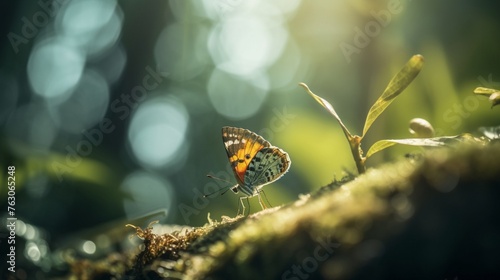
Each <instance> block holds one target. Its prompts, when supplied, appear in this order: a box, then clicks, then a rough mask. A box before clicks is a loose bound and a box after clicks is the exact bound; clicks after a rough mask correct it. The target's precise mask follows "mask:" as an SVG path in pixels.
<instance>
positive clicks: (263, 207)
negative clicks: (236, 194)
mask: <svg viewBox="0 0 500 280" xmlns="http://www.w3.org/2000/svg"><path fill="white" fill-rule="evenodd" d="M261 192H262V193H264V192H263V191H262V190H259V192H257V196H258V197H259V204H260V207H262V209H266V208H267V207H266V204H265V203H264V200H262V197H261V196H260V193H261Z"/></svg>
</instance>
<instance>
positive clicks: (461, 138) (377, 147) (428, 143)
mask: <svg viewBox="0 0 500 280" xmlns="http://www.w3.org/2000/svg"><path fill="white" fill-rule="evenodd" d="M458 143H476V144H483V145H484V144H486V143H488V141H487V140H484V139H481V138H476V137H474V136H472V135H471V134H469V133H462V134H459V135H454V136H441V137H432V138H407V139H387V140H380V141H377V142H375V144H373V145H372V146H371V147H370V149H368V152H367V153H366V158H368V157H370V156H371V155H373V154H375V153H377V152H380V151H382V150H384V149H386V148H389V147H392V146H394V145H396V144H402V145H410V146H419V147H442V146H452V145H453V144H458Z"/></svg>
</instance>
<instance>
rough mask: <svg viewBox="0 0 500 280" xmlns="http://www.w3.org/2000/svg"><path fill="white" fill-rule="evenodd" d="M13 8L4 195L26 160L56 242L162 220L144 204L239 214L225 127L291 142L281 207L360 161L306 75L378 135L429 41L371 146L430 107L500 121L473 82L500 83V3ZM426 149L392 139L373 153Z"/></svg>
mask: <svg viewBox="0 0 500 280" xmlns="http://www.w3.org/2000/svg"><path fill="white" fill-rule="evenodd" d="M0 5H1V11H2V12H1V13H2V17H1V20H2V25H1V27H0V28H1V34H2V38H3V40H2V44H1V45H0V62H1V66H0V92H1V99H0V125H1V130H0V131H1V132H0V149H1V168H2V172H0V182H1V183H0V184H1V186H2V188H1V192H0V193H1V197H2V199H1V201H0V207H1V209H2V213H3V209H6V201H7V199H6V196H7V188H6V180H7V179H6V176H7V166H9V165H14V166H15V167H16V182H17V189H16V217H17V218H18V219H20V220H22V221H24V222H25V223H29V224H30V225H33V226H36V227H37V228H39V229H41V230H43V231H44V232H45V234H46V236H47V239H48V240H51V241H55V240H61V239H64V238H65V237H67V236H68V235H72V234H78V233H79V232H81V231H84V230H89V229H93V228H96V227H98V226H99V225H102V224H107V223H116V224H117V225H118V226H117V227H120V229H121V227H122V225H123V224H125V223H128V222H132V223H134V222H135V224H137V225H139V226H145V225H146V224H147V222H146V221H145V220H136V219H137V218H139V217H142V216H144V215H147V214H148V213H152V212H154V213H161V214H160V215H157V216H156V217H154V218H155V219H160V220H161V221H162V222H163V223H171V224H181V225H189V226H200V225H202V224H204V223H206V222H207V214H208V213H210V215H211V217H212V218H215V219H220V216H221V215H227V216H234V215H235V214H236V212H237V209H238V205H239V199H238V197H237V196H235V195H234V194H232V193H227V194H225V195H224V196H214V197H210V198H205V199H204V198H202V194H203V193H207V192H209V191H214V190H216V189H217V188H221V187H226V186H227V184H225V183H221V182H219V181H214V180H211V179H209V178H207V177H206V176H205V175H206V174H213V175H215V176H218V177H221V178H223V179H227V180H231V181H233V182H235V180H234V178H233V175H232V173H231V171H230V169H229V164H228V159H227V156H226V153H225V151H224V147H223V144H222V139H221V127H222V126H225V125H228V126H236V127H243V128H247V129H250V130H252V131H254V132H256V133H258V134H260V135H262V136H263V137H264V138H266V139H267V140H269V141H270V142H271V143H272V144H273V145H276V146H278V147H280V148H282V149H284V150H285V151H287V152H288V153H289V155H290V158H291V160H292V165H291V169H290V171H289V172H288V173H287V174H286V175H285V176H284V177H283V178H282V179H280V180H279V181H277V182H276V183H273V184H271V185H269V186H267V187H265V188H264V190H265V191H266V195H267V198H268V200H269V201H270V203H271V204H272V205H273V206H276V205H281V204H284V203H287V202H290V201H293V200H295V199H296V198H297V196H298V195H299V194H301V193H309V192H311V191H314V190H316V189H318V188H319V187H321V186H323V185H326V184H328V183H330V182H331V181H332V180H333V179H334V178H338V179H339V178H341V177H342V176H343V174H344V172H345V170H347V171H349V172H353V173H355V170H356V169H355V165H354V162H353V160H352V157H351V154H350V151H349V147H348V144H347V142H346V141H345V139H344V136H343V133H342V132H341V130H340V128H339V126H338V124H337V123H336V121H335V120H334V119H333V118H332V117H331V116H330V115H329V114H328V113H327V112H326V111H325V110H323V109H322V108H321V107H320V105H319V104H317V103H316V102H315V101H314V100H313V99H311V98H310V97H309V96H308V95H307V94H306V93H305V92H304V90H303V89H302V88H300V87H298V85H297V84H298V83H299V82H305V83H307V84H308V85H309V87H310V88H311V89H312V91H313V92H315V93H316V94H318V95H320V96H322V97H324V98H325V99H327V100H329V101H330V102H331V103H332V104H333V105H334V106H335V108H336V110H337V113H338V114H339V115H340V117H341V118H342V119H343V121H344V123H345V124H346V125H347V127H348V128H349V129H350V131H351V132H352V133H355V134H360V133H361V129H362V127H363V123H364V119H365V117H366V113H367V111H368V109H369V108H370V106H371V105H372V104H373V102H374V101H375V100H376V98H377V97H378V96H379V95H380V94H381V93H382V91H383V90H384V88H385V86H386V85H387V83H388V82H389V80H390V79H391V77H392V76H393V75H394V74H396V73H397V71H398V70H399V69H400V68H401V67H402V66H403V65H404V63H405V62H406V61H407V60H408V59H409V58H410V57H411V56H412V55H413V54H417V53H419V54H422V55H423V56H424V57H425V66H424V69H423V71H422V72H421V73H420V75H419V76H418V77H417V79H416V80H415V81H414V82H413V83H412V84H411V85H410V86H409V88H408V89H407V90H406V91H405V92H404V93H403V94H402V95H401V96H400V97H399V98H398V99H397V100H396V101H395V102H394V103H393V105H392V106H390V107H389V109H388V110H387V111H386V112H384V114H382V116H381V117H380V118H379V119H378V120H377V121H376V122H375V124H374V126H373V127H372V128H371V130H370V131H369V133H368V135H367V137H366V138H365V141H364V144H363V148H364V150H365V151H366V150H368V148H369V146H370V145H371V144H373V143H374V142H375V141H377V140H380V139H388V138H407V137H410V136H411V135H410V134H409V132H408V121H409V120H410V119H412V118H414V117H421V118H425V119H427V120H429V121H430V122H431V123H432V124H433V125H434V127H435V129H436V131H437V133H438V134H439V135H455V134H458V133H462V132H472V133H476V130H477V128H478V127H480V126H490V125H499V119H498V112H497V111H498V108H493V109H490V104H489V103H488V101H487V99H486V98H483V97H474V96H473V95H472V90H473V89H474V88H475V87H477V86H484V87H493V88H495V87H496V88H500V71H499V70H498V65H500V56H499V55H498V54H499V50H500V39H499V36H498V34H499V30H500V19H499V17H498V11H499V5H498V1H485V0H483V1H451V0H443V1H431V0H421V1H409V0H408V1H386V0H377V1H374V0H370V1H368V0H357V1H356V0H353V1H300V0H286V1H285V0H280V1H259V0H255V1H243V0H213V1H208V0H204V1H180V0H178V1H143V2H139V1H111V0H110V1H99V0H92V1H64V0H57V1H53V2H52V1H44V0H41V1H39V2H36V1H6V2H3V3H2V4H0ZM418 150H419V149H415V148H407V147H394V148H390V149H388V150H386V151H384V152H383V153H380V154H377V155H376V156H374V157H373V158H370V159H369V160H368V162H367V165H368V167H374V166H377V165H378V164H381V163H382V162H385V161H389V160H395V159H398V158H402V157H403V156H404V154H405V153H408V152H413V151H418ZM250 203H251V206H250V208H251V209H250V211H251V212H255V211H258V210H260V206H259V204H258V202H257V199H251V202H250ZM5 217H6V216H3V218H5ZM151 219H152V218H151ZM151 219H150V220H151ZM40 254H41V253H40ZM28 255H29V254H28ZM27 258H29V256H28V257H27Z"/></svg>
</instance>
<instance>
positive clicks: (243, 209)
mask: <svg viewBox="0 0 500 280" xmlns="http://www.w3.org/2000/svg"><path fill="white" fill-rule="evenodd" d="M243 199H246V200H247V203H248V206H249V207H250V203H249V202H248V196H242V197H240V202H241V206H242V208H241V209H242V211H243V213H242V215H243V216H245V209H246V207H245V202H243ZM239 214H240V207H239V206H238V213H237V214H236V216H238V215H239Z"/></svg>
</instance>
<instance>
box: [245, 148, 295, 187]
mask: <svg viewBox="0 0 500 280" xmlns="http://www.w3.org/2000/svg"><path fill="white" fill-rule="evenodd" d="M291 163H292V162H291V160H290V157H289V156H288V154H287V153H286V152H285V151H283V150H281V149H280V148H277V147H267V148H263V149H261V150H260V151H258V152H257V154H256V155H255V157H254V158H253V160H252V161H251V162H250V164H249V166H248V170H247V173H246V174H245V178H244V179H245V180H244V182H245V184H244V186H242V188H249V187H252V188H254V189H255V188H259V187H261V186H263V185H266V184H269V183H271V182H274V181H276V180H278V179H279V178H281V176H283V174H285V173H286V172H287V171H288V169H289V168H290V164H291Z"/></svg>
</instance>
